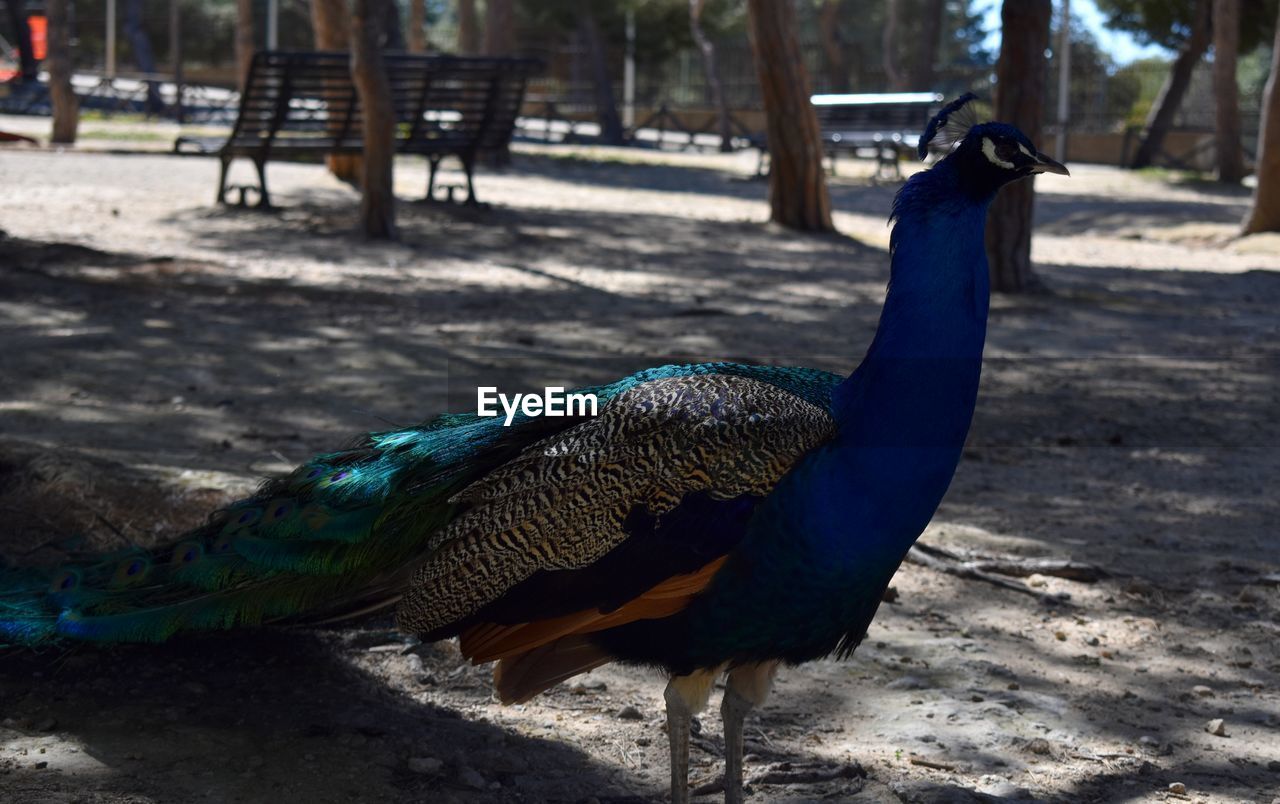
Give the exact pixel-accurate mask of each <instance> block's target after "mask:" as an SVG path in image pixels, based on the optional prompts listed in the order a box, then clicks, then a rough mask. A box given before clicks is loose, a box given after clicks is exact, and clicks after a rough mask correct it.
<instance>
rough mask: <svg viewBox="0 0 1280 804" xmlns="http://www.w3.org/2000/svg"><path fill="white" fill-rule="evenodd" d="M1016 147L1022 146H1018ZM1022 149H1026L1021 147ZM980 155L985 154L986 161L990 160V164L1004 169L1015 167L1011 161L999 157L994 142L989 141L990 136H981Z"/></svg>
mask: <svg viewBox="0 0 1280 804" xmlns="http://www.w3.org/2000/svg"><path fill="white" fill-rule="evenodd" d="M1018 147H1022V146H1018ZM1023 150H1026V149H1023ZM982 155H983V156H985V157H986V158H987V161H988V162H990V163H991V164H993V165H999V166H1000V167H1002V168H1004V169H1005V170H1013V169H1014V168H1015V167H1017V166H1016V165H1014V164H1013V163H1012V162H1009V161H1006V160H1004V159H1001V158H1000V157H999V156H997V155H996V144H995V143H994V142H992V141H991V138H990V137H983V138H982Z"/></svg>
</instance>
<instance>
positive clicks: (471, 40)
mask: <svg viewBox="0 0 1280 804" xmlns="http://www.w3.org/2000/svg"><path fill="white" fill-rule="evenodd" d="M479 52H480V18H479V17H477V16H476V0H458V53H459V54H461V55H463V56H474V55H476V54H478V53H479Z"/></svg>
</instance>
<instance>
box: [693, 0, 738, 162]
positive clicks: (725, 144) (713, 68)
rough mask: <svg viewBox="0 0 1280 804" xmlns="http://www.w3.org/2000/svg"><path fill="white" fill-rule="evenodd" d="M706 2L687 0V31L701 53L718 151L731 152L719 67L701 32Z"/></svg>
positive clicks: (713, 50) (727, 114) (713, 47)
mask: <svg viewBox="0 0 1280 804" xmlns="http://www.w3.org/2000/svg"><path fill="white" fill-rule="evenodd" d="M704 5H706V0H689V30H690V31H691V32H692V33H693V41H694V42H695V43H697V45H698V50H699V51H700V52H701V53H702V72H703V75H705V76H706V79H707V89H708V90H710V92H711V103H712V104H713V105H715V107H716V130H717V131H719V132H720V151H721V152H722V153H728V152H730V151H732V150H733V130H732V129H731V128H730V126H729V102H728V101H727V100H725V97H724V83H723V82H721V80H720V65H719V64H718V63H717V62H716V46H715V45H714V44H712V42H711V40H710V39H708V38H707V35H706V34H705V33H703V31H702V7H703V6H704Z"/></svg>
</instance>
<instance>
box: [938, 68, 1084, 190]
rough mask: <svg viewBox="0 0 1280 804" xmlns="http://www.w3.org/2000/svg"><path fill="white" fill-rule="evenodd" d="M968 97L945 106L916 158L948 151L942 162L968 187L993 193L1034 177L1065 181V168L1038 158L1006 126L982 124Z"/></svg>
mask: <svg viewBox="0 0 1280 804" xmlns="http://www.w3.org/2000/svg"><path fill="white" fill-rule="evenodd" d="M975 99H976V96H975V95H974V94H973V93H972V92H969V93H966V94H964V95H962V96H960V97H959V98H957V99H956V100H954V101H952V102H951V103H949V104H947V105H946V106H945V107H943V109H942V111H940V112H938V114H937V115H936V116H935V117H934V118H933V119H932V120H930V121H929V125H928V126H927V127H926V128H925V130H924V135H923V136H922V137H921V138H920V146H919V147H920V158H921V159H924V158H925V156H927V155H928V153H929V150H930V149H931V148H933V149H943V150H947V149H949V153H948V154H947V156H946V157H945V161H947V162H951V163H952V164H953V165H954V166H955V167H956V168H957V169H958V170H960V171H961V172H962V173H963V174H964V175H965V177H966V184H967V185H968V186H970V187H974V188H981V189H982V190H986V191H990V192H995V191H996V190H998V189H999V188H1000V187H1002V186H1004V185H1005V184H1008V183H1009V182H1011V181H1016V180H1017V179H1023V178H1026V177H1027V176H1034V175H1036V174H1037V173H1058V174H1061V175H1063V176H1069V175H1071V174H1070V173H1068V172H1067V169H1066V167H1064V166H1063V165H1062V164H1061V163H1059V162H1056V161H1054V160H1053V159H1051V158H1049V157H1048V156H1046V155H1044V154H1042V153H1040V151H1039V150H1038V149H1037V148H1036V146H1035V144H1034V143H1032V142H1031V140H1030V139H1029V138H1028V137H1027V135H1026V134H1023V133H1022V132H1021V131H1019V130H1018V129H1017V128H1016V127H1015V126H1011V125H1009V124H1008V123H996V122H988V123H980V122H978V121H977V118H976V112H975V111H974V107H973V106H972V105H971V102H972V101H973V100H975Z"/></svg>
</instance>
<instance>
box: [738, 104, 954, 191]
mask: <svg viewBox="0 0 1280 804" xmlns="http://www.w3.org/2000/svg"><path fill="white" fill-rule="evenodd" d="M942 101H943V96H942V95H938V94H935V93H933V92H895V93H884V94H867V95H814V96H812V97H811V98H809V102H810V103H812V104H813V109H814V111H815V112H816V113H817V115H818V127H819V128H820V129H821V130H822V148H823V152H824V153H825V154H826V155H827V156H828V157H829V158H830V159H831V172H832V173H835V170H836V156H837V154H839V153H841V152H844V153H847V154H850V155H852V156H854V157H865V158H870V159H875V160H876V163H877V165H876V176H877V178H879V177H880V176H882V175H883V174H885V173H886V172H888V173H889V175H890V177H892V178H902V171H901V170H900V169H899V167H898V161H899V160H900V159H901V158H902V155H903V154H904V153H907V154H910V153H911V152H913V151H914V150H915V148H916V145H917V143H919V142H920V132H921V131H923V130H924V127H925V124H926V123H928V122H929V118H930V117H932V116H933V115H934V114H936V113H937V111H938V110H939V109H941V108H942ZM751 142H752V145H753V146H755V147H756V148H759V149H760V160H759V163H758V164H757V165H756V175H758V176H762V175H764V173H765V171H764V157H765V154H766V153H768V148H769V146H768V142H767V141H766V140H765V138H764V137H756V138H752V140H751Z"/></svg>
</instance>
